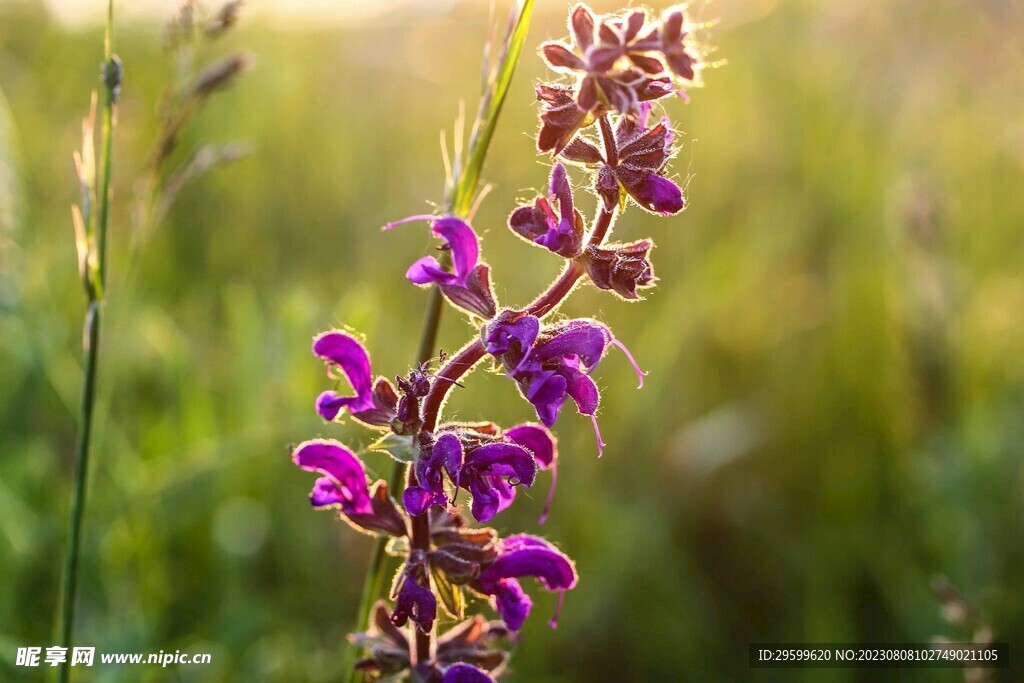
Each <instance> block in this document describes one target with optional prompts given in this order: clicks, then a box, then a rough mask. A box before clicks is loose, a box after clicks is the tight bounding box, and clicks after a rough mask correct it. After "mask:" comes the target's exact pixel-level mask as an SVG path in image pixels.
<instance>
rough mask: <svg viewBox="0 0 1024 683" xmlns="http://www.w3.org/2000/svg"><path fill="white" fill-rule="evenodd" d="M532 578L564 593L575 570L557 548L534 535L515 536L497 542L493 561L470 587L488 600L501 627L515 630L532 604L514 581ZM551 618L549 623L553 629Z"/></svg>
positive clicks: (553, 622)
mask: <svg viewBox="0 0 1024 683" xmlns="http://www.w3.org/2000/svg"><path fill="white" fill-rule="evenodd" d="M527 576H532V577H535V578H536V579H537V580H538V581H539V582H540V584H541V585H542V586H544V587H545V588H547V589H548V590H550V591H559V592H562V593H563V594H564V592H565V591H567V590H571V589H572V588H574V587H575V586H576V579H577V577H576V568H575V567H574V566H573V563H572V560H570V559H569V558H568V557H567V556H566V555H565V554H563V553H562V552H561V551H560V550H558V548H556V547H555V546H553V545H552V544H550V543H548V542H547V541H545V540H544V539H542V538H538V537H537V536H530V535H528V534H519V535H516V536H509V537H508V538H506V539H504V540H502V541H501V543H500V544H499V547H498V556H497V558H496V559H495V560H494V561H493V562H492V563H491V564H490V565H488V566H487V568H486V569H484V570H483V571H482V572H481V573H480V576H478V577H477V578H476V580H474V581H473V583H472V584H471V585H472V587H473V588H474V589H475V590H476V591H478V592H480V593H482V594H484V595H489V596H491V597H492V601H493V603H494V608H495V609H496V610H497V611H498V614H499V615H501V618H502V619H503V620H504V622H505V625H506V626H508V628H509V629H510V630H512V631H518V630H519V629H520V628H521V627H522V625H523V622H525V621H526V617H527V616H528V615H529V614H530V608H531V607H532V605H533V601H532V600H530V597H529V596H528V595H527V594H526V593H525V591H523V588H522V586H521V585H520V584H519V581H518V580H517V579H520V578H523V577H527ZM557 616H558V615H557V613H556V614H555V618H553V619H552V620H551V622H550V624H551V626H552V628H554V626H555V623H556V619H557Z"/></svg>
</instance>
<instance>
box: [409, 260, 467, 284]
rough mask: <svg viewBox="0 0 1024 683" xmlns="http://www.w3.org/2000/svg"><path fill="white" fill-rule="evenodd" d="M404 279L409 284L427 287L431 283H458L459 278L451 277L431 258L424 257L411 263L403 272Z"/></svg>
mask: <svg viewBox="0 0 1024 683" xmlns="http://www.w3.org/2000/svg"><path fill="white" fill-rule="evenodd" d="M405 277H406V279H407V280H409V282H412V283H413V284H416V285H429V284H433V283H435V282H436V283H439V284H450V283H453V282H458V280H459V278H458V277H457V276H455V275H452V274H451V273H449V272H448V271H447V270H445V269H444V268H442V267H441V264H440V263H438V261H437V259H436V258H434V257H433V256H424V257H423V258H421V259H418V260H416V261H414V262H413V264H412V265H411V266H409V269H408V270H407V271H405Z"/></svg>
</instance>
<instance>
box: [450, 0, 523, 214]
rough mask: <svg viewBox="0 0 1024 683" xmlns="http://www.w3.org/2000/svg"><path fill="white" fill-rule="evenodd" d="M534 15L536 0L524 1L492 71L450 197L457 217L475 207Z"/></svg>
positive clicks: (453, 211)
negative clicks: (489, 154)
mask: <svg viewBox="0 0 1024 683" xmlns="http://www.w3.org/2000/svg"><path fill="white" fill-rule="evenodd" d="M532 13H533V0H521V2H520V4H519V11H518V16H516V15H515V14H513V16H516V20H515V22H514V23H510V25H509V29H508V31H507V32H506V34H505V38H504V41H503V42H504V50H503V53H502V56H501V59H500V61H499V62H498V64H497V65H496V67H495V69H494V70H493V71H492V72H491V77H490V79H489V80H488V83H487V89H486V90H485V91H484V94H483V97H482V98H481V99H480V109H479V110H478V111H477V116H476V119H475V120H474V122H473V132H472V133H471V134H470V138H469V146H470V149H469V161H468V162H467V163H466V166H465V167H464V168H460V169H458V171H457V173H458V178H457V179H456V184H455V191H454V193H453V194H452V196H451V197H450V198H449V200H450V201H449V206H450V208H451V212H452V213H453V214H454V215H456V216H461V217H465V216H467V215H468V214H469V211H470V209H471V208H472V206H473V200H474V198H475V197H476V193H477V187H478V186H479V185H480V173H481V170H482V169H483V165H484V160H485V159H486V158H487V150H488V148H489V147H490V145H491V138H492V137H494V128H495V126H497V124H498V116H499V115H500V114H501V108H502V107H503V106H504V104H505V97H506V96H507V95H508V88H509V85H510V84H511V83H512V75H513V74H514V73H515V70H516V64H517V63H518V62H519V55H520V53H521V52H522V51H523V43H524V42H525V41H526V30H527V28H529V25H530V15H531V14H532Z"/></svg>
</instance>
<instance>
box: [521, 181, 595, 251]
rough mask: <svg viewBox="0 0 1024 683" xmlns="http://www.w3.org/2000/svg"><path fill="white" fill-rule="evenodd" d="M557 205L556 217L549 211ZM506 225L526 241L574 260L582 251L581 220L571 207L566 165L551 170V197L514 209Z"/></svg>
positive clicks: (539, 198)
mask: <svg viewBox="0 0 1024 683" xmlns="http://www.w3.org/2000/svg"><path fill="white" fill-rule="evenodd" d="M552 203H557V204H558V215H557V216H556V215H555V212H554V211H553V210H552V208H551V204H552ZM508 226H509V227H510V228H511V229H512V231H513V232H514V233H516V234H517V235H519V236H520V237H522V238H523V239H525V240H526V241H528V242H532V243H534V244H539V245H540V246H542V247H547V248H548V249H549V250H551V251H553V252H554V253H556V254H558V255H559V256H564V257H566V258H575V257H577V256H579V255H580V252H581V251H582V249H583V230H584V228H583V217H582V216H581V215H580V213H579V211H576V209H575V208H574V207H573V203H572V187H571V186H570V185H569V177H568V175H567V174H566V172H565V166H563V165H562V164H555V166H554V167H553V168H552V169H551V196H550V199H549V198H548V197H537V199H536V200H535V201H534V203H533V205H532V206H531V205H524V206H520V207H519V208H517V209H516V210H515V211H513V212H512V214H511V215H510V216H509V217H508Z"/></svg>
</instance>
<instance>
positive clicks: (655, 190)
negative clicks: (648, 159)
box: [627, 173, 686, 216]
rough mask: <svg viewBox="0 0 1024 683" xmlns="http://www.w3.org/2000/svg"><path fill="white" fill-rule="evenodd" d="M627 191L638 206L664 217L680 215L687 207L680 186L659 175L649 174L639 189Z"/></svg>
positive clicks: (632, 188) (634, 188)
mask: <svg viewBox="0 0 1024 683" xmlns="http://www.w3.org/2000/svg"><path fill="white" fill-rule="evenodd" d="M627 190H628V191H629V194H630V196H631V197H633V199H635V200H636V203H637V204H639V205H640V206H642V207H643V208H645V209H647V210H648V211H652V212H654V213H657V214H661V215H663V216H671V215H672V214H676V213H679V212H680V211H682V210H683V208H685V207H686V201H685V200H684V199H683V191H682V190H681V189H679V186H678V185H676V184H675V183H673V182H672V181H671V180H669V179H668V178H663V177H662V176H660V175H658V174H657V173H648V174H647V175H646V176H645V177H644V179H643V181H642V182H641V183H640V185H639V186H638V187H630V188H627Z"/></svg>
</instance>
